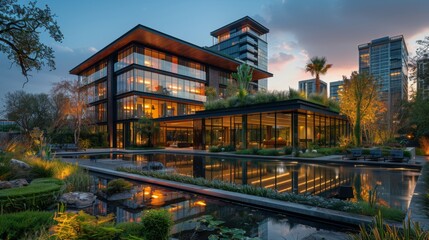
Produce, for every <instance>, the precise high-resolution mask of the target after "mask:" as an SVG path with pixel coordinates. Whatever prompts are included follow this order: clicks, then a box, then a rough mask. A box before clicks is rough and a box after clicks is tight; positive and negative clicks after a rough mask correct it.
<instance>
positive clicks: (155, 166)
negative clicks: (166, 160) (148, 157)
mask: <svg viewBox="0 0 429 240" xmlns="http://www.w3.org/2000/svg"><path fill="white" fill-rule="evenodd" d="M164 168H165V167H164V164H162V163H161V162H156V161H150V162H148V163H147V164H146V166H143V167H142V169H143V170H149V171H156V170H162V169H164Z"/></svg>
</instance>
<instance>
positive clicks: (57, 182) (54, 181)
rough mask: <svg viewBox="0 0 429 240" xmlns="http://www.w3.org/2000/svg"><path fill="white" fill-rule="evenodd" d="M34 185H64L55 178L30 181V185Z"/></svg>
mask: <svg viewBox="0 0 429 240" xmlns="http://www.w3.org/2000/svg"><path fill="white" fill-rule="evenodd" d="M36 183H54V184H57V185H64V181H63V180H60V179H56V178H36V179H34V180H33V181H31V184H36Z"/></svg>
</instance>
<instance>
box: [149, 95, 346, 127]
mask: <svg viewBox="0 0 429 240" xmlns="http://www.w3.org/2000/svg"><path fill="white" fill-rule="evenodd" d="M276 111H310V112H314V113H318V114H321V115H326V116H332V117H338V118H343V119H346V117H345V116H343V115H340V114H339V113H338V112H336V111H333V110H331V109H330V108H329V107H326V106H324V105H320V104H316V103H312V102H308V101H305V100H302V99H292V100H286V101H280V102H272V103H261V104H255V105H251V106H245V107H233V108H223V109H215V110H204V111H198V112H196V113H195V114H191V115H183V116H174V117H163V118H157V119H155V120H156V121H158V122H170V121H171V122H174V121H183V120H193V119H201V118H211V117H223V116H232V115H240V114H255V113H266V112H276Z"/></svg>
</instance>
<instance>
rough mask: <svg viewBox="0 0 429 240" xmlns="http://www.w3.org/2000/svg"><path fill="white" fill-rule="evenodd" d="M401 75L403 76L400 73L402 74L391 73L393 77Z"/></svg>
mask: <svg viewBox="0 0 429 240" xmlns="http://www.w3.org/2000/svg"><path fill="white" fill-rule="evenodd" d="M399 75H401V73H400V72H393V73H390V76H391V77H395V76H399Z"/></svg>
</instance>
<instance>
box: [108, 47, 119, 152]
mask: <svg viewBox="0 0 429 240" xmlns="http://www.w3.org/2000/svg"><path fill="white" fill-rule="evenodd" d="M114 60H115V58H114V56H113V55H111V56H110V57H109V58H108V59H107V131H108V133H109V135H108V139H109V147H117V145H116V126H115V121H116V114H117V111H116V101H115V95H116V81H115V77H114V73H115V69H114Z"/></svg>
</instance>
